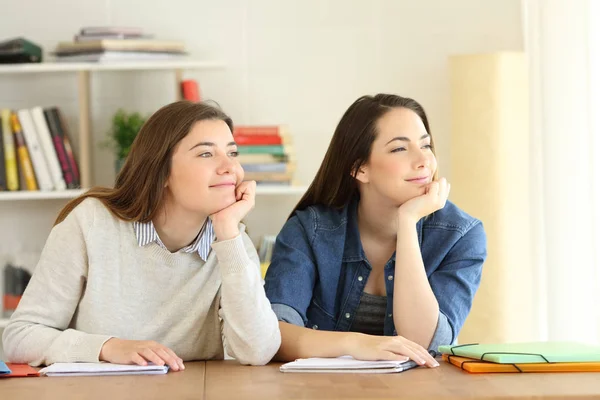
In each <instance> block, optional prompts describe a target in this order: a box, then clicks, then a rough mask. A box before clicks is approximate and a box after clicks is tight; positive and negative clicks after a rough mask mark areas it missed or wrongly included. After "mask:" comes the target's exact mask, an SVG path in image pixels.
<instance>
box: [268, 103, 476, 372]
mask: <svg viewBox="0 0 600 400" xmlns="http://www.w3.org/2000/svg"><path fill="white" fill-rule="evenodd" d="M449 191H450V184H449V183H448V182H447V181H446V179H444V178H441V179H438V177H437V161H436V157H435V149H434V145H433V139H432V137H431V132H430V130H429V123H428V120H427V116H426V114H425V111H424V110H423V108H422V107H421V105H420V104H419V103H417V102H416V101H414V100H412V99H409V98H403V97H399V96H395V95H390V94H378V95H376V96H363V97H361V98H359V99H358V100H356V101H355V102H354V104H352V105H351V106H350V108H349V109H348V110H347V111H346V113H345V114H344V116H343V117H342V119H341V121H340V123H339V125H338V126H337V129H336V130H335V133H334V135H333V138H332V140H331V143H330V146H329V149H328V150H327V154H326V155H325V159H324V160H323V163H322V165H321V167H320V169H319V171H318V172H317V175H316V177H315V179H314V181H313V183H312V184H311V186H310V188H309V189H308V191H307V193H306V194H305V195H304V197H303V198H302V199H301V200H300V202H299V203H298V205H297V206H296V208H295V209H294V211H293V212H292V214H291V216H290V218H289V219H288V221H287V222H286V224H285V225H284V227H283V229H282V231H281V232H280V234H279V235H278V237H277V242H276V244H275V248H274V252H273V258H272V261H271V265H270V267H269V269H268V271H267V276H266V283H265V289H266V293H267V297H268V298H269V300H270V301H271V304H272V307H273V309H274V311H275V313H276V314H277V316H278V318H279V321H280V322H279V325H280V330H281V335H282V344H281V347H280V349H279V352H278V354H277V356H276V358H278V359H279V360H282V361H287V360H293V359H296V358H307V357H337V356H341V355H351V356H353V357H354V358H357V359H362V360H403V359H407V358H410V359H412V360H414V361H416V362H417V363H419V364H421V365H427V366H429V367H435V366H437V365H438V363H437V362H436V360H435V359H434V358H433V357H432V356H431V355H430V353H429V352H428V350H437V348H438V346H439V345H442V344H452V343H455V341H456V338H457V336H458V333H459V331H460V329H461V327H462V325H463V323H464V321H465V318H466V317H467V315H468V313H469V310H470V309H471V304H472V301H473V296H474V295H475V291H476V290H477V288H478V286H479V281H480V277H481V268H482V265H483V262H484V260H485V258H486V237H485V232H484V229H483V226H482V223H481V222H480V221H478V220H477V219H475V218H473V217H471V216H469V215H467V214H466V213H465V212H463V211H461V210H460V209H459V208H458V207H457V206H456V205H454V204H452V203H451V202H449V201H447V198H448V193H449Z"/></svg>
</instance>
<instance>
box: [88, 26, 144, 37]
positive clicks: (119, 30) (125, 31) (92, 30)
mask: <svg viewBox="0 0 600 400" xmlns="http://www.w3.org/2000/svg"><path fill="white" fill-rule="evenodd" d="M79 35H81V36H99V35H128V36H142V35H144V31H143V29H142V28H138V27H133V26H84V27H82V28H81V29H80V30H79Z"/></svg>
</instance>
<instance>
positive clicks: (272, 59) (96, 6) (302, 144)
mask: <svg viewBox="0 0 600 400" xmlns="http://www.w3.org/2000/svg"><path fill="white" fill-rule="evenodd" d="M2 3H3V14H4V15H10V18H5V19H4V20H3V22H2V24H0V38H10V37H14V36H25V37H27V38H29V39H31V40H33V41H34V42H37V43H39V44H41V45H42V46H43V47H44V48H45V49H46V51H50V50H52V49H53V47H54V46H55V45H56V43H57V42H58V41H63V40H71V38H72V36H73V35H74V34H75V33H76V32H77V31H78V29H79V28H80V27H81V26H90V25H126V26H140V27H143V28H144V29H145V30H147V31H148V32H151V33H154V34H156V35H157V36H158V37H160V38H165V39H179V40H184V41H185V42H186V43H187V47H188V49H189V50H190V52H191V53H192V55H194V56H195V57H196V58H203V59H204V58H205V59H210V60H221V61H223V62H224V63H225V64H226V65H227V68H226V69H225V70H223V71H214V72H192V73H188V74H187V75H186V76H189V77H193V78H196V79H198V81H199V82H200V85H201V90H202V93H203V95H204V97H205V98H211V99H214V100H217V101H218V102H219V103H220V104H221V105H222V107H223V108H224V109H225V111H227V112H228V113H229V114H231V115H232V117H233V118H234V121H235V122H237V123H242V124H258V123H262V124H272V123H285V124H287V125H289V127H290V129H291V132H292V133H293V135H294V139H295V143H296V149H297V155H298V175H297V176H298V179H299V180H300V182H302V183H305V184H307V183H309V182H310V180H311V179H312V177H313V175H314V174H315V172H316V170H317V168H318V166H319V163H320V161H321V159H322V156H323V154H324V153H325V150H326V147H327V144H328V142H329V139H330V137H331V134H332V132H333V130H334V128H335V125H336V123H337V121H338V120H339V118H340V117H341V115H342V113H343V112H344V110H345V109H346V108H347V107H348V106H349V105H350V104H351V103H352V101H354V100H355V99H356V98H357V97H358V96H360V95H362V94H367V93H371V94H373V93H376V92H380V91H385V92H393V93H397V94H401V95H405V96H410V97H414V98H415V99H417V100H419V101H420V102H421V103H422V104H423V105H424V106H425V108H426V110H427V111H428V113H429V116H430V120H431V125H432V129H433V134H434V135H435V137H436V141H437V146H438V149H439V158H440V168H441V170H442V174H444V175H446V176H450V172H451V171H449V170H448V158H449V143H448V131H449V125H450V121H449V118H450V116H449V83H448V73H447V61H446V60H447V56H448V55H450V54H459V53H476V52H493V51H498V50H522V32H521V31H522V29H521V17H520V1H519V0H488V1H481V0H453V1H447V0H419V1H414V0H413V1H408V0H370V1H358V0H355V1H348V0H335V1H333V0H330V1H323V0H294V1H280V0H253V1H250V0H229V1H207V0H170V1H156V2H149V1H146V0H112V1H111V0H86V1H80V0H46V1H41V0H3V1H2ZM59 21H60V22H59ZM92 90H93V92H92V104H93V128H94V142H99V141H100V140H102V138H103V137H104V133H105V132H106V130H107V127H108V123H109V120H110V116H111V115H112V113H113V112H114V111H115V110H116V109H117V108H118V107H119V106H123V107H127V108H128V109H130V110H139V111H143V112H151V111H153V110H155V109H157V108H158V107H159V106H161V105H163V104H165V103H167V102H170V101H172V100H173V99H174V96H175V88H174V85H173V82H172V74H170V73H168V72H142V73H139V72H135V73H133V72H127V73H101V74H99V75H94V78H93V89H92ZM76 93H77V89H76V77H75V75H72V74H47V75H18V76H17V75H15V76H7V75H2V76H0V106H2V107H12V108H18V107H32V106H34V105H42V106H47V105H58V106H60V107H61V108H62V109H63V110H64V111H65V112H66V114H67V117H68V119H69V121H70V124H71V127H72V129H73V130H75V128H76V127H77V119H76V117H77V111H76V98H75V96H76ZM96 150H98V151H96V152H95V158H94V176H95V179H96V183H99V184H105V185H109V184H111V183H112V180H113V177H114V175H113V158H112V156H111V155H110V154H108V153H107V152H106V151H105V150H102V149H98V148H96ZM297 199H298V198H294V199H287V200H286V199H284V198H282V197H273V198H267V197H262V198H259V199H258V205H257V208H256V209H255V211H254V212H253V213H252V215H251V216H250V217H249V218H248V219H247V221H248V222H249V224H250V226H251V229H252V231H251V233H252V236H253V237H254V238H257V237H258V236H259V235H260V234H262V233H272V234H273V233H276V232H277V231H278V229H279V228H280V227H281V225H282V223H283V221H284V219H285V217H286V216H287V214H288V212H289V210H290V209H291V208H292V207H293V205H294V204H295V201H297ZM61 204H62V202H60V201H39V202H28V203H26V204H25V203H24V204H19V203H15V202H0V227H1V228H2V229H1V230H0V254H2V253H4V254H6V253H11V254H15V253H18V252H23V251H27V252H36V251H39V250H40V249H41V246H42V245H43V241H44V239H45V237H46V236H47V234H48V232H49V229H50V226H51V223H52V220H53V219H54V217H55V215H56V214H55V213H56V211H57V209H58V208H59V207H60V206H61ZM21 214H27V215H25V216H23V215H21Z"/></svg>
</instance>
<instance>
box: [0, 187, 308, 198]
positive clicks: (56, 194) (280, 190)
mask: <svg viewBox="0 0 600 400" xmlns="http://www.w3.org/2000/svg"><path fill="white" fill-rule="evenodd" d="M306 189H307V187H306V186H283V185H282V186H278V185H258V186H257V187H256V194H257V195H301V194H304V192H306ZM85 190H86V189H70V190H59V191H48V192H42V191H26V190H21V191H16V192H8V191H5V192H0V201H3V200H5V201H15V200H53V199H73V198H75V197H77V196H79V195H80V194H82V193H83V192H85Z"/></svg>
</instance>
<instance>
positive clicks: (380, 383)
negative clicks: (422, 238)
mask: <svg viewBox="0 0 600 400" xmlns="http://www.w3.org/2000/svg"><path fill="white" fill-rule="evenodd" d="M440 364H441V365H440V366H439V367H438V368H434V369H427V368H418V369H411V370H408V371H405V372H402V373H398V374H362V375H355V374H309V373H302V374H299V373H298V374H297V373H285V374H284V373H281V372H279V365H280V364H270V365H268V366H266V367H244V366H241V365H238V364H236V363H235V362H234V361H208V362H207V363H206V381H205V393H206V397H205V399H206V400H221V399H222V400H235V399H260V400H271V399H392V398H395V399H398V398H405V399H532V398H535V399H583V398H586V399H600V373H545V374H534V373H523V374H518V373H515V374H478V375H474V374H469V373H467V372H463V371H461V370H460V369H459V368H457V367H454V366H452V365H449V364H447V363H444V362H441V363H440Z"/></svg>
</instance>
